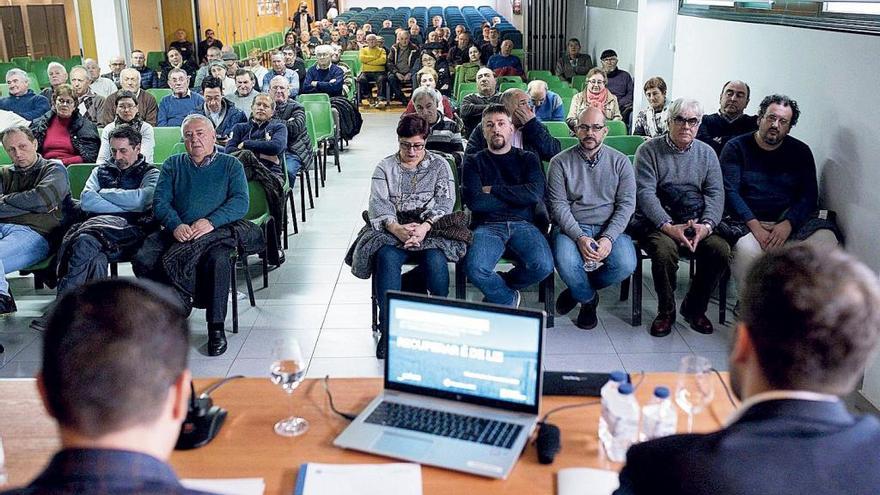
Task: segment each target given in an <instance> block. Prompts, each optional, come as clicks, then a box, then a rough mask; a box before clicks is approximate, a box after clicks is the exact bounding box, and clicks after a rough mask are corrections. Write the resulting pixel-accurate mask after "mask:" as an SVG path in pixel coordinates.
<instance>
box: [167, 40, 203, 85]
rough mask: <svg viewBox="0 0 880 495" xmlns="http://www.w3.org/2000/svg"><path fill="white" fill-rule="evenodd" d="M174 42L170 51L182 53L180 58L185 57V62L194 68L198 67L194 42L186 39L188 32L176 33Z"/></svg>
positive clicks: (170, 46)
mask: <svg viewBox="0 0 880 495" xmlns="http://www.w3.org/2000/svg"><path fill="white" fill-rule="evenodd" d="M174 38H175V39H174V41H172V42H171V44H169V45H168V47H169V49H174V50H177V52H178V53H180V56H181V57H183V59H184V60H186V61H187V62H189V63H190V64H193V66H197V65H198V62H199V61H198V60H197V58H198V54H197V53H196V50H195V47H194V46H193V44H192V42H191V41H189V40H187V39H186V31H184V30H183V29H178V30H177V31H175V32H174ZM191 75H192V74H190V76H191Z"/></svg>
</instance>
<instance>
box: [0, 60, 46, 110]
mask: <svg viewBox="0 0 880 495" xmlns="http://www.w3.org/2000/svg"><path fill="white" fill-rule="evenodd" d="M29 82H30V78H28V75H27V72H25V71H23V70H21V69H10V70H9V72H7V73H6V84H8V85H9V96H7V97H6V98H0V110H8V111H10V112H14V113H17V114H18V115H20V116H21V117H23V118H24V119H25V120H34V119H36V118H37V117H39V116H41V115H43V114H44V113H46V112H48V111H49V106H50V105H49V99H48V98H46V97H45V96H43V95H38V94H35V93H34V92H33V90H31V89H29V88H28V83H29Z"/></svg>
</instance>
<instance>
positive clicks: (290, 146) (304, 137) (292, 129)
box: [269, 76, 314, 186]
mask: <svg viewBox="0 0 880 495" xmlns="http://www.w3.org/2000/svg"><path fill="white" fill-rule="evenodd" d="M269 95H270V96H271V97H272V99H273V100H275V116H274V117H275V119H277V120H279V121H281V122H283V123H284V125H285V126H286V127H287V143H286V147H285V150H284V163H285V165H286V166H287V178H288V180H289V181H290V184H291V186H293V184H295V183H296V176H297V174H298V173H299V171H300V169H302V168H303V167H305V169H306V170H311V169H312V167H313V166H314V154H313V153H312V142H311V139H310V138H309V134H308V132H307V129H306V109H305V107H304V106H303V105H302V103H300V102H298V101H296V100H295V99H294V98H291V97H290V93H289V92H288V88H287V79H284V78H283V77H280V76H276V77H275V78H274V79H272V81H270V82H269Z"/></svg>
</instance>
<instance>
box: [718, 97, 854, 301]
mask: <svg viewBox="0 0 880 495" xmlns="http://www.w3.org/2000/svg"><path fill="white" fill-rule="evenodd" d="M800 113H801V111H800V109H799V108H798V104H797V102H796V101H795V100H792V99H791V98H789V97H788V96H785V95H778V94H774V95H770V96H767V97H766V98H764V100H763V101H761V106H760V108H759V110H758V131H757V132H755V133H753V134H744V135H742V136H738V137H735V138H733V139H731V140H730V141H728V142H727V144H726V145H725V146H724V150H722V151H721V172H722V174H723V175H724V189H725V193H726V194H725V199H726V202H725V206H726V210H727V213H728V214H729V215H730V218H725V223H728V222H730V223H731V226H735V227H737V228H736V229H730V230H735V231H736V235H735V236H732V238H729V239H728V241H729V242H730V243H731V244H733V246H734V250H733V264H732V266H731V272H732V273H733V276H734V279H735V280H736V285H737V287H738V288H740V289H741V288H742V287H743V285H744V282H745V278H746V274H748V272H749V268H750V267H751V265H752V264H753V263H754V262H755V259H757V258H758V256H760V255H761V252H762V251H767V250H772V249H776V248H779V247H780V246H782V245H783V244H785V243H786V242H794V241H803V242H805V243H807V244H814V245H816V246H817V247H819V249H820V250H822V251H826V252H827V251H831V250H832V249H833V248H834V247H836V246H837V237H836V236H835V233H834V231H832V230H830V229H829V228H827V227H830V226H832V224H830V222H828V221H823V220H820V219H818V218H817V219H815V220H811V218H812V216H813V214H814V213H815V212H816V210H817V209H818V201H819V185H818V183H817V181H816V163H815V161H814V160H813V153H812V152H811V151H810V147H809V146H807V144H806V143H804V142H803V141H801V140H799V139H797V138H795V137H792V136H789V135H788V133H789V132H791V129H792V128H793V127H794V126H795V125H797V122H798V118H799V117H800ZM740 236H741V237H740Z"/></svg>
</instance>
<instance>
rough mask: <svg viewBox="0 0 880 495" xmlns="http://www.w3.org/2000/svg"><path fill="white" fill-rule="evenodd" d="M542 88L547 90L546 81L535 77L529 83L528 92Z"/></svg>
mask: <svg viewBox="0 0 880 495" xmlns="http://www.w3.org/2000/svg"><path fill="white" fill-rule="evenodd" d="M539 89H540V90H544V91H545V92H546V91H547V82H546V81H542V80H540V79H535V80H534V81H532V82H530V83H529V93H531V92H532V91H535V90H539Z"/></svg>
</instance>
